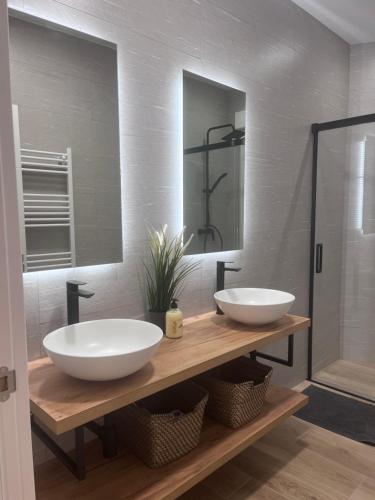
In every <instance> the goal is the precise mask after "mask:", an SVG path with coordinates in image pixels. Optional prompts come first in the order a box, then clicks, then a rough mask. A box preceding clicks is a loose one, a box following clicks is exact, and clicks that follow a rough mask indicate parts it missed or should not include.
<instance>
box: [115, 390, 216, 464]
mask: <svg viewBox="0 0 375 500" xmlns="http://www.w3.org/2000/svg"><path fill="white" fill-rule="evenodd" d="M207 400H208V393H207V391H206V390H205V389H204V388H202V387H200V386H199V385H197V384H195V383H194V382H191V381H188V382H184V383H182V384H178V385H175V386H173V387H171V388H169V389H166V390H164V391H161V392H159V393H157V394H154V395H152V396H149V397H147V398H145V399H143V400H141V401H138V402H137V403H134V404H132V405H129V406H127V407H126V408H124V409H123V410H121V426H123V436H124V440H125V443H126V444H127V446H128V447H129V448H130V449H132V450H133V451H134V453H135V454H136V455H137V456H138V457H139V458H140V459H141V460H142V461H143V462H145V464H146V465H148V466H149V467H153V468H154V467H160V466H162V465H165V464H167V463H169V462H172V461H173V460H176V459H177V458H179V457H181V456H182V455H185V454H186V453H188V452H189V451H191V450H192V449H193V448H195V447H196V446H198V443H199V438H200V433H201V429H202V423H203V415H204V410H205V408H206V404H207Z"/></svg>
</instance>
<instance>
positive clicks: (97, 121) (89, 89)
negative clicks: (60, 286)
mask: <svg viewBox="0 0 375 500" xmlns="http://www.w3.org/2000/svg"><path fill="white" fill-rule="evenodd" d="M9 29H10V69H11V84H12V102H13V126H14V136H15V152H16V165H17V181H18V199H19V212H20V226H21V244H22V254H23V268H24V271H25V272H30V271H42V270H48V269H60V268H65V267H74V266H87V265H96V264H105V263H113V262H121V261H122V231H121V187H120V185H121V182H120V159H119V127H118V98H117V53H116V47H115V46H114V45H113V44H110V43H107V42H105V41H102V40H98V39H95V38H92V37H88V36H86V35H84V34H81V33H77V32H74V31H72V30H66V29H65V28H63V27H61V26H57V25H53V24H50V23H48V24H47V23H46V22H44V21H42V20H39V19H37V18H34V17H29V16H25V15H24V14H22V15H21V14H19V13H17V12H14V11H12V13H11V17H10V19H9Z"/></svg>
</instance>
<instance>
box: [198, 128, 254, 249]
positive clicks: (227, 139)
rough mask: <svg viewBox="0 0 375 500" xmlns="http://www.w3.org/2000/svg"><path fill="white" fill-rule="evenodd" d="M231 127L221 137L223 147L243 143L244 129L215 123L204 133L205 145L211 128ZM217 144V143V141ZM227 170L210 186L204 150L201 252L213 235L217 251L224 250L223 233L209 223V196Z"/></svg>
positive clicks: (206, 155) (212, 238) (207, 143)
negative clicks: (216, 239) (203, 219)
mask: <svg viewBox="0 0 375 500" xmlns="http://www.w3.org/2000/svg"><path fill="white" fill-rule="evenodd" d="M228 127H229V128H231V129H232V131H231V132H230V133H229V134H227V135H225V136H224V137H222V139H221V140H222V141H223V145H222V146H223V147H228V146H236V145H240V144H243V143H244V139H245V130H241V129H235V127H234V125H233V124H232V123H228V124H225V125H217V126H215V127H210V128H209V129H208V130H207V133H206V145H207V146H209V145H210V133H211V132H212V131H213V130H218V129H222V128H228ZM218 144H219V143H218ZM227 175H228V172H224V173H223V174H221V175H219V176H218V177H217V179H216V180H215V181H214V183H213V184H212V186H211V187H210V150H209V149H207V150H206V151H205V162H204V178H205V187H204V188H203V194H204V200H205V221H204V225H203V227H200V228H199V229H198V235H203V252H204V253H206V252H207V240H208V238H211V240H212V241H213V242H214V241H215V236H216V237H217V238H218V240H219V246H218V251H221V252H222V251H223V250H224V240H223V235H222V234H221V232H220V229H219V228H218V227H217V226H216V225H215V224H212V223H211V207H210V198H211V196H212V195H213V193H214V191H215V189H216V188H217V187H218V185H219V184H220V182H221V181H222V180H223V179H224V178H225V177H227Z"/></svg>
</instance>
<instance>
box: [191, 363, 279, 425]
mask: <svg viewBox="0 0 375 500" xmlns="http://www.w3.org/2000/svg"><path fill="white" fill-rule="evenodd" d="M271 375H272V368H271V367H269V366H266V365H263V364H261V363H259V362H258V361H255V360H252V359H249V358H246V357H241V358H238V359H235V360H233V361H230V362H229V363H226V364H225V365H222V366H220V367H218V368H215V369H214V370H210V371H209V372H206V373H205V374H203V375H201V376H200V377H199V378H198V382H199V384H200V385H202V386H203V387H205V388H206V389H207V390H208V392H209V400H208V404H207V409H206V412H207V414H208V415H209V416H210V417H211V418H213V419H215V420H217V421H219V422H221V423H222V424H224V425H226V426H228V427H231V428H233V429H235V428H237V427H240V426H241V425H243V424H245V423H247V422H249V421H250V420H252V419H253V418H255V417H256V416H257V415H259V413H260V411H261V409H262V406H263V403H264V399H265V396H266V392H267V389H268V386H269V383H270V379H271Z"/></svg>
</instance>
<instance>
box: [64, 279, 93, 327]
mask: <svg viewBox="0 0 375 500" xmlns="http://www.w3.org/2000/svg"><path fill="white" fill-rule="evenodd" d="M81 285H86V283H85V282H83V281H75V280H72V281H67V282H66V302H67V310H68V325H74V324H75V323H79V298H80V297H83V298H85V299H89V298H90V297H92V296H93V295H95V294H94V292H89V291H88V290H82V289H80V288H79V287H80V286H81Z"/></svg>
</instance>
